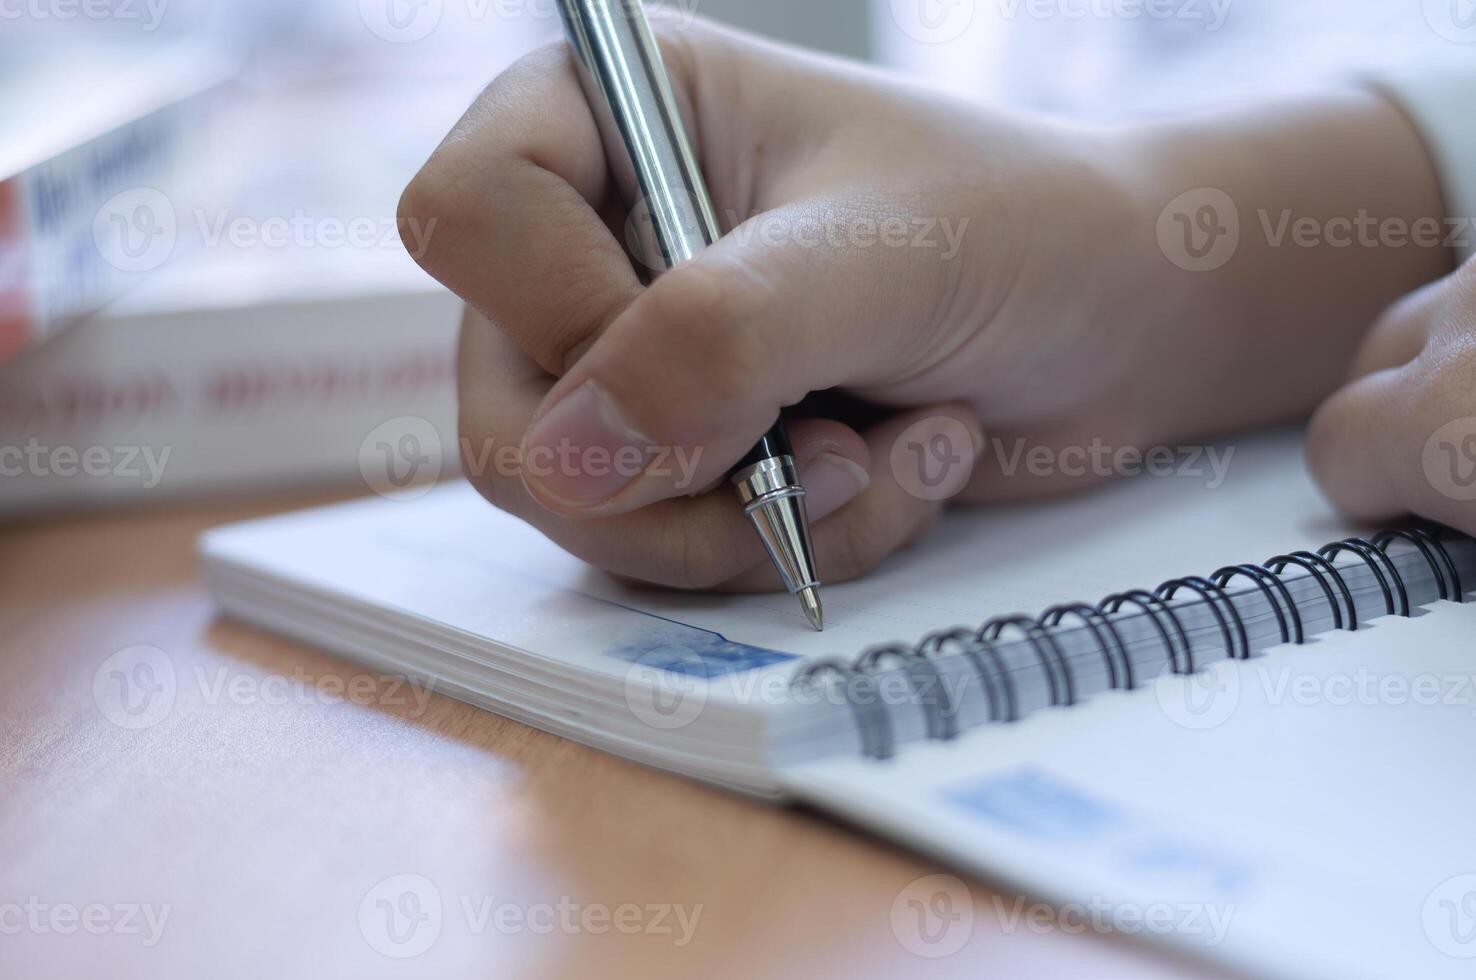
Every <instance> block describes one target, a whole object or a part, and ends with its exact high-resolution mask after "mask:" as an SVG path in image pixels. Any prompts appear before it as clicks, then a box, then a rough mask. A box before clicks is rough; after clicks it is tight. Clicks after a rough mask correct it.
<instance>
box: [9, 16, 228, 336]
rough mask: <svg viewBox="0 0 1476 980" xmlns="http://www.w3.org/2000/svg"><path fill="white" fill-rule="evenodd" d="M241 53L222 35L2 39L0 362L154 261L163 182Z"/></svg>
mask: <svg viewBox="0 0 1476 980" xmlns="http://www.w3.org/2000/svg"><path fill="white" fill-rule="evenodd" d="M234 68H235V65H234V63H233V61H232V60H231V58H230V57H229V56H227V55H226V54H225V53H223V52H222V51H221V50H220V49H219V48H216V47H214V46H209V45H201V44H196V43H192V42H180V43H175V44H169V45H166V46H161V47H155V48H150V49H137V48H123V47H118V46H111V45H86V44H76V45H69V46H67V47H65V48H61V49H56V48H49V49H45V50H30V49H27V48H26V47H24V46H20V45H7V46H6V49H5V59H4V63H3V67H0V362H4V361H6V360H8V359H10V358H11V357H13V356H15V354H16V353H18V352H19V351H20V350H22V349H23V348H25V347H27V346H30V345H31V344H33V343H34V342H36V341H38V340H40V339H42V338H45V337H47V336H48V335H50V334H52V333H54V332H55V331H56V330H58V329H59V328H60V327H62V326H64V325H65V324H67V323H69V322H71V321H72V320H75V319H76V318H77V317H79V316H81V315H83V314H86V313H89V312H91V311H93V310H96V309H98V308H99V307H101V306H102V305H103V304H104V303H106V302H107V301H108V300H110V299H112V298H114V297H115V296H117V295H119V294H120V293H121V292H122V291H123V290H124V289H125V288H126V287H128V286H129V285H131V284H133V283H135V282H137V281H139V280H140V279H141V278H143V277H144V276H146V275H147V274H148V273H149V272H150V271H152V269H153V268H154V267H155V266H156V265H157V264H158V259H159V255H160V250H161V248H162V246H163V239H164V238H165V237H166V235H167V232H168V230H169V229H168V228H167V226H165V225H164V224H163V220H164V218H163V216H161V215H160V214H159V211H158V208H157V200H158V199H159V198H160V197H161V196H171V195H179V194H182V193H185V192H186V188H187V186H188V183H189V181H190V180H191V179H192V171H191V169H190V167H189V159H190V157H191V155H192V149H193V148H194V147H196V146H198V145H199V143H200V141H201V140H202V139H203V138H204V135H205V133H206V127H207V122H208V119H209V115H210V111H211V107H212V105H213V104H214V96H216V95H217V94H218V93H219V92H220V90H221V87H222V83H224V82H225V81H227V80H228V79H229V78H230V76H231V75H232V74H233V71H234Z"/></svg>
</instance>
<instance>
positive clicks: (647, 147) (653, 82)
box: [559, 0, 824, 630]
mask: <svg viewBox="0 0 1476 980" xmlns="http://www.w3.org/2000/svg"><path fill="white" fill-rule="evenodd" d="M559 12H560V15H561V16H562V18H563V21H564V28H565V31H566V33H567V34H568V38H569V44H570V46H571V47H572V48H573V50H574V59H575V62H576V65H577V67H578V70H579V75H580V81H581V83H582V84H583V86H584V93H585V97H586V99H587V100H588V102H589V105H590V109H591V111H592V112H593V113H594V115H595V119H596V121H597V122H598V124H599V127H600V133H601V136H602V138H603V140H604V143H605V155H606V158H607V160H608V161H609V165H610V170H611V172H612V174H613V175H614V177H615V180H616V183H617V184H618V185H619V187H620V189H621V192H622V193H623V194H624V196H625V199H626V202H627V204H628V205H629V206H631V207H632V208H639V209H641V212H642V217H645V213H646V212H649V218H650V220H649V222H646V221H643V222H641V223H640V225H639V229H640V233H641V235H642V237H643V238H644V239H646V240H645V241H642V242H641V243H639V244H640V247H641V248H642V250H643V252H644V254H645V255H647V256H649V257H650V258H649V259H648V261H649V262H651V263H652V264H653V267H660V268H663V269H670V268H673V267H675V266H677V265H679V264H681V263H683V262H687V261H690V260H691V259H693V258H696V257H697V255H698V254H699V253H701V251H702V250H703V249H705V248H707V247H708V246H709V245H711V244H713V243H714V242H716V241H717V240H718V239H719V238H720V237H721V236H722V232H721V228H720V227H719V225H718V221H717V214H716V212H715V211H714V210H713V206H712V200H711V198H709V196H708V193H707V185H706V183H705V182H704V181H703V179H702V174H701V172H700V171H699V170H698V168H697V161H696V157H695V156H694V154H693V153H692V148H691V144H690V142H689V141H688V139H687V133H686V130H685V128H684V127H683V125H682V117H681V113H680V110H679V109H678V107H677V102H676V98H675V96H673V95H672V91H671V83H670V81H669V80H668V78H667V75H666V69H665V66H664V65H663V64H662V61H661V53H660V51H659V49H658V48H657V46H656V41H655V38H654V37H653V36H652V34H651V29H650V25H649V24H648V23H647V22H646V15H645V11H644V10H643V9H642V7H641V4H640V0H559ZM730 480H731V482H732V484H733V486H734V488H736V490H737V491H738V499H739V500H740V501H741V502H742V504H743V508H744V510H745V512H746V513H747V514H748V517H749V519H750V520H752V522H753V525H754V527H755V529H757V531H758V534H759V537H760V538H761V539H762V540H763V543H764V548H765V549H766V550H767V551H768V553H769V557H770V558H771V559H772V560H773V562H774V566H775V567H776V568H777V569H778V570H779V574H780V575H781V576H782V577H783V579H784V584H785V586H786V587H787V588H788V589H789V591H790V592H791V593H792V594H794V595H797V596H799V598H800V602H801V604H802V605H803V607H804V612H805V617H806V618H807V619H808V620H809V621H810V623H811V625H813V626H814V627H815V629H817V630H819V629H823V628H824V614H823V613H822V611H821V607H820V594H819V587H820V581H819V579H818V577H817V576H816V574H815V558H814V549H813V547H812V545H811V543H810V524H809V518H808V516H807V515H806V512H805V490H804V487H803V486H801V485H800V482H799V477H798V475H797V473H796V469H795V462H794V453H793V450H792V449H791V448H790V445H789V439H788V437H787V436H786V435H785V433H784V428H783V424H782V423H777V424H776V425H775V426H774V428H773V429H771V430H769V432H768V434H767V435H765V436H764V437H763V439H761V440H760V441H759V443H758V445H757V446H755V447H754V448H753V451H752V452H750V453H749V454H748V455H747V456H745V457H744V458H743V460H742V461H741V462H740V463H739V464H738V466H737V467H736V468H735V469H734V470H733V471H732V473H731V475H730Z"/></svg>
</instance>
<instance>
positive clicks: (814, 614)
mask: <svg viewBox="0 0 1476 980" xmlns="http://www.w3.org/2000/svg"><path fill="white" fill-rule="evenodd" d="M799 597H800V603H801V604H802V605H803V606H804V608H805V618H806V619H808V620H809V621H810V625H811V626H813V627H815V632H817V633H824V632H825V610H824V609H822V608H820V593H819V592H816V591H815V589H814V587H813V586H812V587H810V588H805V589H800V592H799Z"/></svg>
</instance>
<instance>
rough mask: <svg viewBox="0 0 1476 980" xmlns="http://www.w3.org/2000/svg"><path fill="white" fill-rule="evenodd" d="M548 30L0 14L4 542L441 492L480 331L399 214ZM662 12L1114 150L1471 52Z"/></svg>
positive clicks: (476, 9)
mask: <svg viewBox="0 0 1476 980" xmlns="http://www.w3.org/2000/svg"><path fill="white" fill-rule="evenodd" d="M553 4H554V0H4V2H3V3H0V515H10V516H15V515H25V514H30V513H34V512H38V511H48V510H55V509H58V508H70V507H96V506H109V505H118V504H131V503H136V502H140V501H145V502H148V501H157V500H176V499H181V498H187V497H194V496H201V495H212V494H241V493H243V492H248V491H250V492H256V491H259V490H262V489H288V488H294V487H300V486H305V485H315V484H337V483H342V484H344V485H345V486H357V487H359V488H360V489H362V488H363V487H365V486H366V485H367V487H369V488H372V489H379V490H383V489H385V488H386V487H388V488H391V489H392V488H394V487H396V486H400V485H402V483H407V482H410V481H415V480H423V479H429V478H434V477H438V476H444V475H447V474H449V473H450V472H451V470H452V469H454V467H455V460H456V451H455V438H456V436H455V395H454V388H453V344H454V338H455V332H456V326H457V320H458V315H459V304H458V303H457V301H456V300H455V299H454V298H453V297H451V296H449V295H448V294H446V293H445V292H444V291H443V290H441V289H440V288H439V287H438V286H437V285H436V284H435V283H433V282H431V281H430V280H429V279H428V278H427V277H426V276H424V275H423V274H422V273H421V272H420V271H419V270H418V268H417V267H416V266H415V264H414V263H413V262H412V261H411V259H410V258H409V256H408V255H407V252H406V249H407V248H409V249H411V250H413V249H415V248H416V247H417V242H416V241H415V240H411V241H402V240H401V237H400V234H399V233H398V231H397V229H396V226H395V205H396V201H397V199H398V196H399V192H400V190H401V189H402V188H403V186H404V185H405V183H406V182H407V181H408V180H409V178H410V177H411V175H412V174H413V173H414V172H415V170H416V169H417V168H418V167H419V165H420V163H421V162H422V161H423V160H424V159H425V158H426V157H427V156H428V155H429V154H430V152H431V151H432V149H434V147H435V145H436V143H437V142H438V141H439V140H440V138H441V137H442V135H443V134H444V133H445V132H446V131H447V130H448V129H449V128H450V126H451V125H452V124H453V123H454V122H455V120H456V119H457V118H458V116H459V115H460V114H461V112H462V111H463V109H464V108H465V107H466V105H467V104H468V103H469V102H470V101H471V99H472V98H473V97H474V96H475V94H476V92H477V91H478V89H479V88H480V87H481V86H482V85H484V84H485V83H486V82H487V81H488V80H489V79H490V78H492V77H493V76H494V75H495V74H496V73H497V72H498V71H499V70H500V69H502V68H503V67H504V66H506V65H507V64H508V63H510V62H511V61H512V60H514V59H515V58H516V57H518V56H519V55H520V54H522V53H524V52H526V51H527V50H529V49H531V48H533V47H535V46H536V45H538V44H540V43H543V42H545V41H548V40H552V39H554V38H556V37H557V36H558V34H559V31H558V20H557V15H556V13H555V8H554V6H553ZM651 6H660V7H667V8H675V10H676V11H677V12H678V13H679V14H681V15H692V14H699V15H701V16H705V17H710V18H714V19H717V20H722V21H727V22H730V23H733V24H735V25H738V26H741V27H743V28H746V29H749V30H752V31H756V32H759V33H762V34H766V35H769V36H772V37H776V38H780V39H784V40H787V41H791V42H794V43H798V44H803V45H807V46H810V47H814V48H817V49H822V50H825V51H828V52H832V53H835V54H839V55H843V56H847V57H851V58H857V59H867V60H871V61H874V62H877V63H879V64H882V65H884V66H886V67H889V68H892V69H896V70H900V71H904V72H908V73H911V74H914V75H918V76H921V77H924V78H926V79H927V80H928V81H929V82H931V83H932V84H936V85H938V86H940V87H944V88H947V89H950V90H952V91H954V92H956V93H959V94H962V95H964V96H966V97H968V98H971V99H977V100H981V101H992V102H997V103H1002V104H1008V105H1011V106H1015V107H1019V108H1026V109H1032V110H1038V111H1045V112H1052V113H1059V114H1064V115H1072V116H1078V117H1082V118H1088V119H1095V120H1101V121H1113V120H1121V119H1127V118H1132V117H1135V116H1145V115H1153V114H1158V113H1165V112H1179V111H1184V110H1186V109H1191V108H1195V107H1199V106H1204V105H1209V104H1213V103H1218V102H1225V101H1234V100H1240V99H1248V98H1255V97H1261V96H1264V95H1267V94H1271V93H1274V92H1279V91H1287V90H1292V89H1296V88H1299V87H1306V86H1314V85H1319V84H1326V83H1327V82H1328V80H1329V79H1333V78H1336V77H1338V76H1351V75H1356V74H1357V73H1359V72H1366V71H1369V70H1372V69H1374V68H1377V67H1380V66H1383V65H1386V64H1390V63H1395V62H1408V61H1410V60H1411V59H1414V60H1423V59H1425V58H1427V57H1428V58H1442V57H1464V58H1469V57H1472V56H1473V55H1476V3H1473V2H1472V0H812V2H805V3H796V2H794V0H663V2H660V3H653V4H651ZM409 231H410V237H411V238H412V239H415V238H416V237H417V236H418V235H420V234H421V233H425V234H428V233H429V232H430V229H410V230H409Z"/></svg>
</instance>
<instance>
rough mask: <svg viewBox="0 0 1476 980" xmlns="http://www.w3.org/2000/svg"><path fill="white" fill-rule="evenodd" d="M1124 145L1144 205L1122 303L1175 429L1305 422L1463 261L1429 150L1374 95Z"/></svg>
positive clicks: (1176, 128)
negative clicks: (1147, 342) (1371, 339)
mask: <svg viewBox="0 0 1476 980" xmlns="http://www.w3.org/2000/svg"><path fill="white" fill-rule="evenodd" d="M1115 138H1116V141H1117V146H1118V150H1117V152H1116V154H1115V157H1114V159H1115V161H1116V163H1115V165H1114V170H1115V172H1116V173H1117V174H1118V178H1117V179H1118V180H1120V181H1122V182H1123V184H1124V186H1125V187H1126V188H1128V194H1129V197H1130V199H1131V200H1132V201H1134V202H1135V203H1134V205H1133V211H1134V214H1135V217H1134V219H1133V224H1134V230H1133V231H1132V233H1131V234H1130V235H1129V236H1127V238H1126V240H1125V241H1124V244H1123V247H1124V248H1125V249H1126V250H1127V251H1129V252H1130V253H1131V254H1132V255H1133V256H1134V259H1133V261H1132V268H1133V269H1134V270H1135V275H1133V276H1131V277H1129V278H1128V280H1127V282H1128V283H1129V286H1128V289H1129V290H1130V291H1131V293H1132V294H1133V296H1134V297H1135V298H1130V299H1128V300H1126V301H1125V302H1127V303H1128V304H1129V306H1128V307H1127V308H1128V309H1129V310H1131V312H1132V315H1134V316H1137V317H1141V318H1143V320H1144V321H1145V322H1146V323H1147V324H1148V327H1147V328H1146V329H1147V330H1148V332H1149V333H1150V334H1151V336H1152V338H1153V343H1154V345H1155V346H1154V347H1153V354H1152V356H1151V357H1150V358H1149V362H1148V367H1149V368H1150V369H1153V370H1154V371H1155V378H1154V379H1153V380H1154V385H1155V390H1156V391H1158V392H1159V398H1158V403H1157V404H1156V405H1154V406H1153V408H1152V409H1151V412H1152V413H1153V414H1155V415H1158V416H1159V417H1168V418H1172V419H1174V420H1175V421H1174V423H1172V424H1173V425H1174V427H1175V428H1177V429H1179V430H1181V431H1177V432H1175V433H1173V435H1176V436H1183V435H1189V434H1210V433H1215V432H1222V431H1230V430H1234V429H1239V428H1245V427H1249V426H1253V425H1264V424H1269V423H1275V422H1284V421H1289V420H1292V419H1297V418H1301V417H1304V416H1305V415H1306V414H1308V413H1309V412H1310V411H1311V410H1312V408H1314V407H1315V406H1316V404H1317V403H1318V402H1320V401H1321V399H1322V398H1323V397H1325V395H1326V394H1327V393H1328V392H1330V391H1332V390H1333V389H1334V388H1336V387H1337V386H1338V385H1340V384H1341V383H1342V381H1343V380H1344V378H1345V377H1346V374H1347V371H1348V368H1349V365H1350V364H1351V361H1352V358H1353V356H1354V353H1355V352H1356V350H1357V347H1358V344H1359V342H1360V340H1361V338H1362V336H1363V335H1364V333H1365V332H1366V331H1367V329H1368V328H1369V326H1371V325H1372V323H1373V322H1374V321H1375V320H1376V319H1377V318H1378V316H1379V315H1380V314H1381V313H1382V311H1383V310H1384V309H1386V308H1387V307H1388V305H1389V304H1390V303H1392V302H1393V301H1394V300H1396V299H1398V298H1399V297H1401V296H1403V295H1405V294H1406V293H1408V292H1410V291H1412V290H1414V289H1416V288H1418V287H1419V286H1421V285H1423V284H1425V283H1427V282H1430V281H1432V280H1434V279H1436V278H1438V277H1440V276H1441V275H1443V274H1445V273H1446V272H1448V271H1449V270H1450V269H1451V268H1452V267H1453V265H1454V255H1453V253H1452V252H1451V251H1450V250H1449V249H1447V248H1445V247H1444V238H1445V235H1444V234H1443V230H1444V228H1445V222H1444V206H1443V201H1442V198H1441V193H1440V185H1439V181H1438V178H1437V176H1436V173H1435V169H1434V167H1433V165H1432V163H1431V161H1430V158H1429V154H1428V151H1427V150H1426V148H1425V146H1424V144H1423V141H1422V140H1421V138H1420V136H1419V134H1418V133H1417V132H1416V131H1415V129H1414V127H1413V126H1412V125H1411V124H1410V123H1409V121H1408V120H1407V119H1406V118H1405V117H1404V116H1403V114H1402V113H1400V112H1399V110H1397V109H1396V108H1395V107H1394V106H1393V105H1392V104H1390V103H1389V102H1387V101H1386V100H1385V99H1383V98H1382V97H1381V96H1379V95H1378V94H1376V93H1374V92H1371V91H1351V92H1347V93H1342V94H1338V95H1330V96H1325V97H1320V98H1316V99H1309V100H1305V101H1300V102H1293V103H1286V104H1282V105H1276V106H1270V107H1263V108H1261V109H1260V110H1258V111H1255V112H1242V113H1232V114H1223V115H1218V116H1214V117H1205V118H1201V119H1196V120H1191V121H1185V122H1171V123H1163V124H1154V125H1147V126H1141V127H1134V128H1130V129H1127V130H1124V131H1121V132H1119V133H1118V134H1117V135H1116V137H1115Z"/></svg>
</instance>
